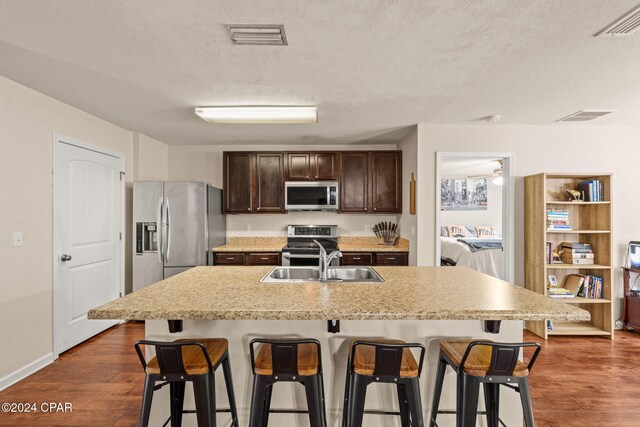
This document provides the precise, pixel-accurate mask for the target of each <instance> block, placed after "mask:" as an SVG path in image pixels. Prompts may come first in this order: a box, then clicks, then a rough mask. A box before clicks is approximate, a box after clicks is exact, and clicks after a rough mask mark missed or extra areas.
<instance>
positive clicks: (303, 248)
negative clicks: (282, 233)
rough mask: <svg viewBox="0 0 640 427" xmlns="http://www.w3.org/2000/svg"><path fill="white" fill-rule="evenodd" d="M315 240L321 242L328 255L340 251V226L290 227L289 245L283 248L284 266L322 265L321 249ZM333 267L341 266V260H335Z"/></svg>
mask: <svg viewBox="0 0 640 427" xmlns="http://www.w3.org/2000/svg"><path fill="white" fill-rule="evenodd" d="M314 240H317V241H318V242H320V243H321V244H322V247H323V248H324V250H325V251H327V253H331V252H333V251H336V250H338V226H337V225H289V226H288V227H287V244H286V246H285V247H284V248H282V265H283V266H293V267H296V266H297V267H310V266H316V267H317V266H318V264H319V263H320V248H319V247H318V244H317V243H315V242H314ZM331 265H334V266H335V265H340V258H338V257H336V258H334V259H333V260H332V261H331Z"/></svg>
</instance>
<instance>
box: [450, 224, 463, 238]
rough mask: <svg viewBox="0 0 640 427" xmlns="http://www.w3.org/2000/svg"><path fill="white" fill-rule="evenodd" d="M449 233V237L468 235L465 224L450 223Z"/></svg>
mask: <svg viewBox="0 0 640 427" xmlns="http://www.w3.org/2000/svg"><path fill="white" fill-rule="evenodd" d="M447 233H449V237H467V229H466V228H465V227H464V225H448V226H447Z"/></svg>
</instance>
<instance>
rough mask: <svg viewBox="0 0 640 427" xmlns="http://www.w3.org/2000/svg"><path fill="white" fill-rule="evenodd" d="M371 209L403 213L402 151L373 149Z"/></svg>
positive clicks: (370, 166) (371, 161)
mask: <svg viewBox="0 0 640 427" xmlns="http://www.w3.org/2000/svg"><path fill="white" fill-rule="evenodd" d="M369 168H370V170H371V211H372V212H373V213H402V151H372V152H371V157H370V162H369Z"/></svg>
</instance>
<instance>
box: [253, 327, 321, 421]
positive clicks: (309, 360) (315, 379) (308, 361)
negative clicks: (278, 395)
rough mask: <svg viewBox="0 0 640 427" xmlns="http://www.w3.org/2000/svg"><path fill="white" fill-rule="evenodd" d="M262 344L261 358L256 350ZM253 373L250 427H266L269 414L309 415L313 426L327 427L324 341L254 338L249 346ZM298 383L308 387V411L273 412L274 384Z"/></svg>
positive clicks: (306, 390) (284, 410)
mask: <svg viewBox="0 0 640 427" xmlns="http://www.w3.org/2000/svg"><path fill="white" fill-rule="evenodd" d="M256 344H260V348H259V350H258V356H257V357H255V350H254V347H255V345H256ZM249 351H250V352H251V369H252V371H253V395H252V397H251V415H250V418H249V426H250V427H266V426H267V423H268V421H269V413H294V414H295V413H298V414H299V413H308V414H309V423H310V425H311V427H326V425H327V419H326V413H325V403H324V381H323V378H322V355H321V352H320V342H319V341H318V340H315V339H307V338H303V339H281V340H271V339H260V338H257V339H254V340H252V341H251V343H250V344H249ZM280 381H287V382H298V383H300V384H302V385H303V386H304V388H305V392H306V395H307V408H308V410H306V411H305V410H297V409H271V394H272V391H273V385H274V384H275V383H277V382H280Z"/></svg>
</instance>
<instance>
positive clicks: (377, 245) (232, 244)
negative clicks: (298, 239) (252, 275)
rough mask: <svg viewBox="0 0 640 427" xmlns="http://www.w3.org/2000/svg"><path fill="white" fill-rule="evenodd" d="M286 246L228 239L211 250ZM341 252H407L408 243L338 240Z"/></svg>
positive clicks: (275, 240) (279, 241)
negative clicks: (391, 243) (390, 244)
mask: <svg viewBox="0 0 640 427" xmlns="http://www.w3.org/2000/svg"><path fill="white" fill-rule="evenodd" d="M286 244H287V238H286V237H230V238H229V239H228V241H227V244H225V245H222V246H216V247H215V248H212V251H213V252H281V251H282V248H283V247H284V246H285V245H286ZM338 248H339V249H340V250H341V251H342V252H409V241H408V240H407V239H404V238H400V239H398V242H397V243H396V244H395V245H393V246H387V245H383V244H382V239H380V238H377V237H368V236H363V237H360V236H345V237H339V238H338Z"/></svg>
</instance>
